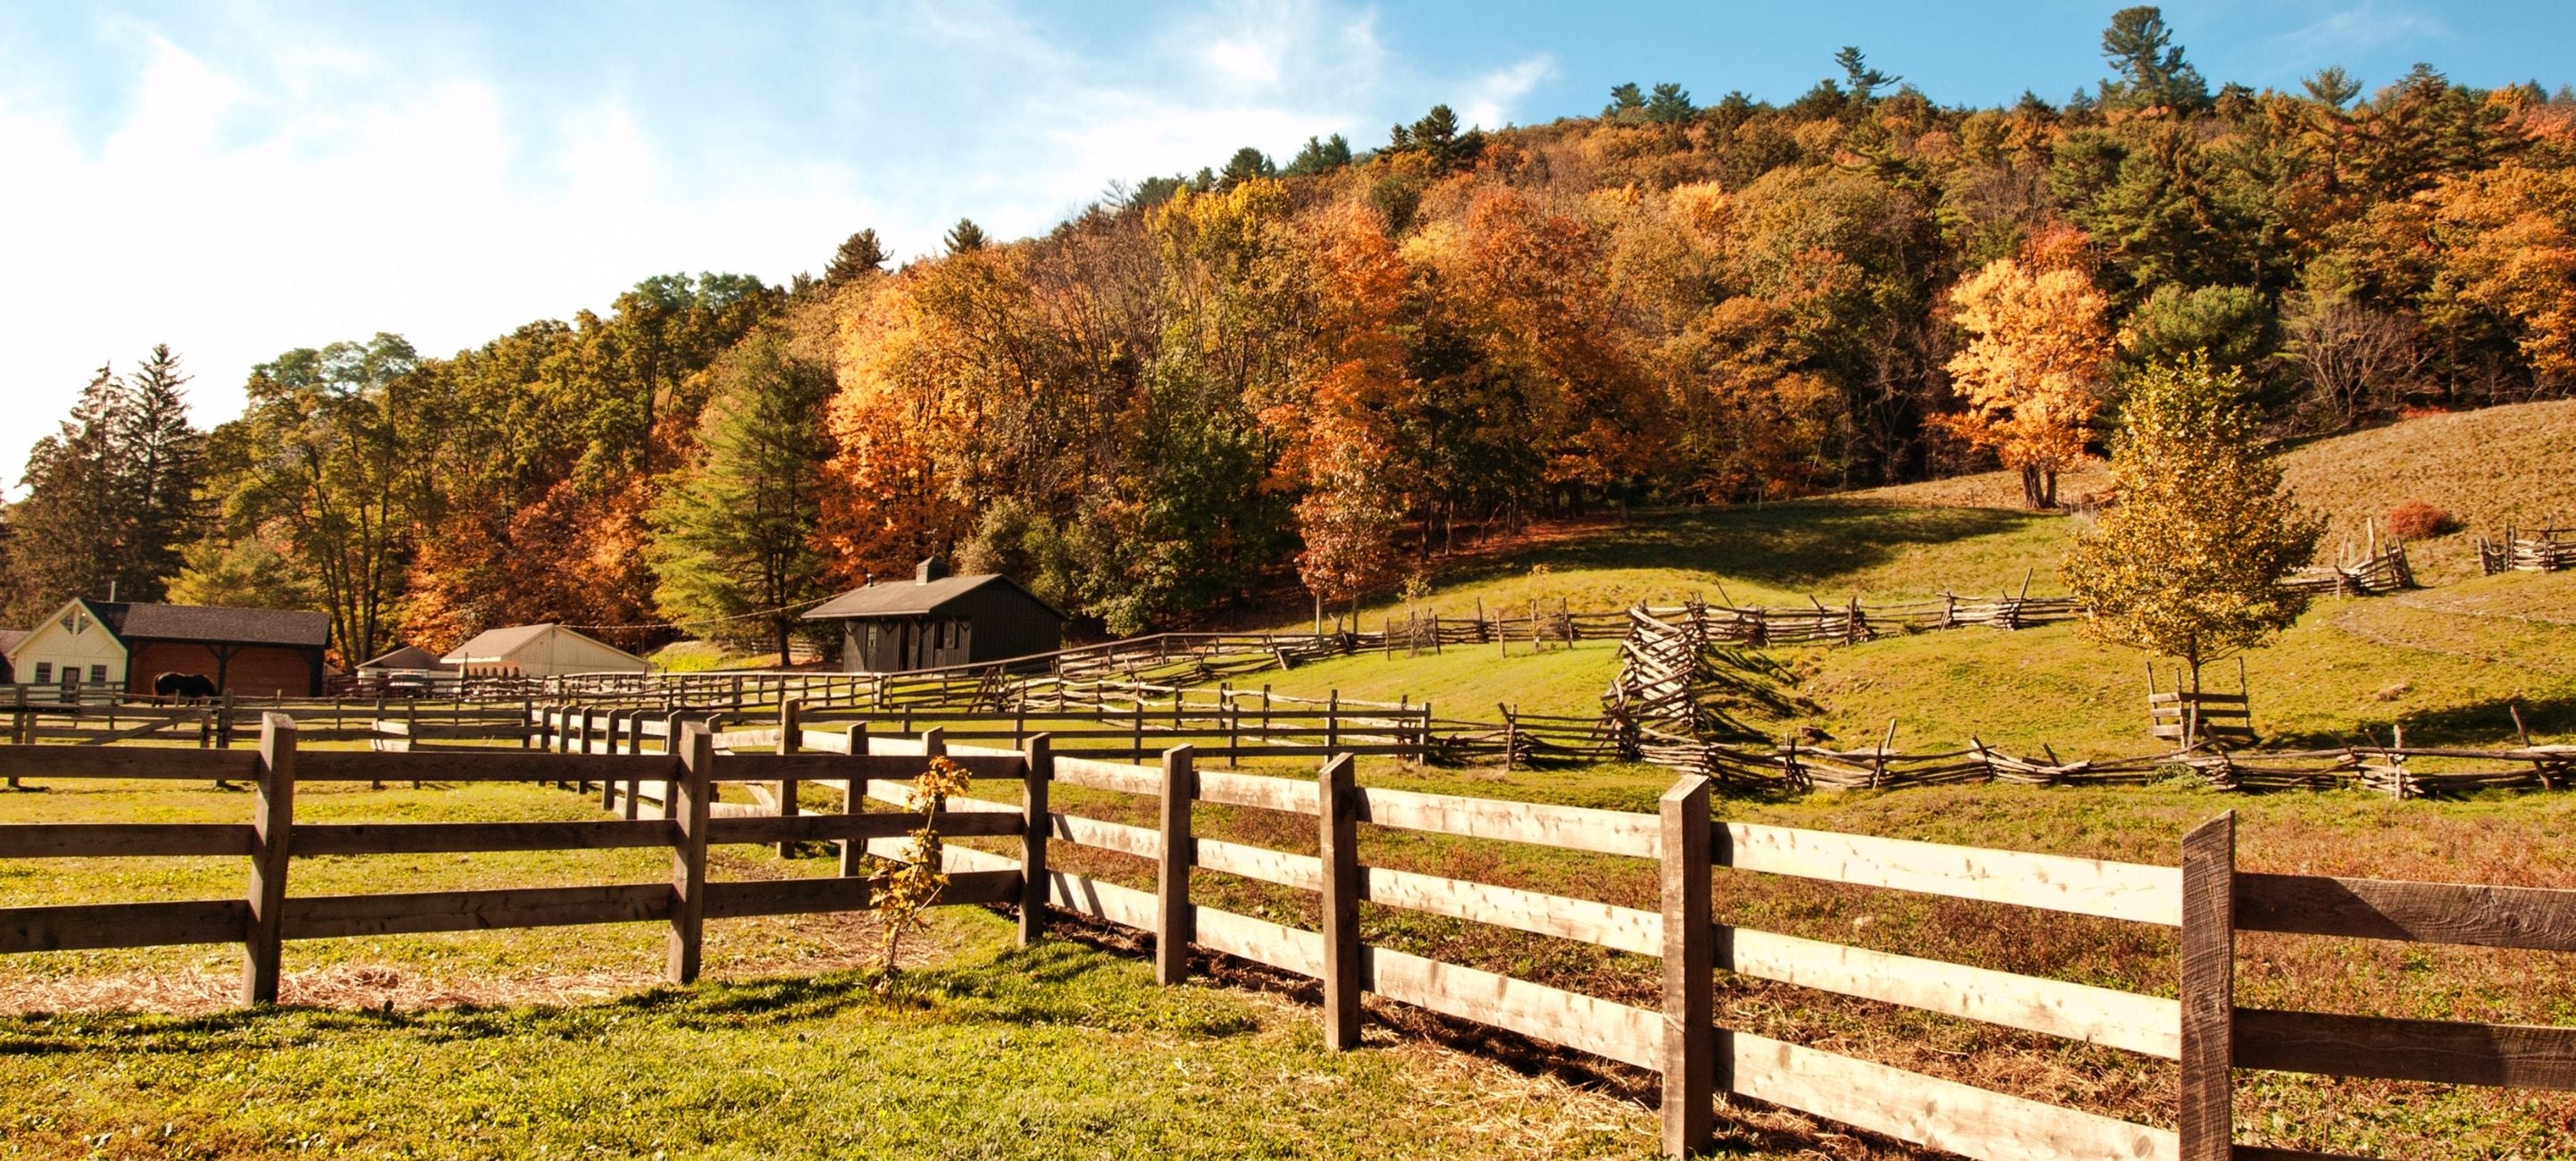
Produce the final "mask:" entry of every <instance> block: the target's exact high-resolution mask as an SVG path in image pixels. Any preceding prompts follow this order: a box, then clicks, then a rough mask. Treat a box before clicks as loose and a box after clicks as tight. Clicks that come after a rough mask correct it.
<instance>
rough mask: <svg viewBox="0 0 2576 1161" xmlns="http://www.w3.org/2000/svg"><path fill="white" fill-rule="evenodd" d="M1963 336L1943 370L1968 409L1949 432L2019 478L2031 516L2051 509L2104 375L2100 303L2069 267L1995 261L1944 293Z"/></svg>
mask: <svg viewBox="0 0 2576 1161" xmlns="http://www.w3.org/2000/svg"><path fill="white" fill-rule="evenodd" d="M1950 300H1951V304H1952V306H1953V307H1954V308H1955V313H1954V314H1953V315H1952V316H1951V317H1952V320H1953V321H1955V322H1957V323H1958V324H1959V326H1960V327H1961V329H1963V330H1966V331H1967V332H1968V334H1969V339H1968V341H1967V343H1966V344H1965V345H1964V346H1962V347H1961V348H1960V350H1959V353H1958V354H1956V355H1954V356H1952V357H1951V359H1950V362H1949V370H1950V378H1951V382H1952V383H1953V385H1954V386H1955V387H1956V389H1957V390H1958V392H1959V394H1960V395H1961V397H1963V398H1964V399H1965V400H1966V402H1967V404H1968V410H1967V411H1966V412H1964V413H1962V414H1959V415H1957V416H1954V417H1951V418H1950V420H1949V424H1950V427H1951V430H1952V431H1954V432H1956V433H1957V434H1958V435H1959V436H1961V437H1962V438H1964V439H1966V440H1968V441H1969V442H1971V443H1974V444H1975V445H1977V446H1979V447H1984V448H1989V449H1992V450H1993V451H1994V452H1995V453H1996V455H1997V456H1999V457H2000V458H2001V459H2002V460H2003V463H2004V466H2005V467H2006V468H2009V469H2012V470H2015V471H2018V472H2020V473H2021V483H2022V498H2023V500H2024V501H2025V502H2026V503H2028V504H2029V505H2030V506H2031V508H2033V509H2034V510H2037V509H2046V508H2052V507H2055V506H2056V504H2057V473H2058V472H2059V471H2060V470H2061V469H2063V468H2065V467H2066V466H2067V465H2069V464H2072V463H2074V462H2075V461H2076V460H2077V459H2079V458H2080V457H2081V456H2082V455H2083V454H2084V435H2085V431H2086V425H2087V424H2089V423H2091V422H2092V419H2093V415H2094V413H2095V412H2096V411H2098V410H2100V408H2101V404H2102V397H2101V392H2102V389H2103V386H2104V384H2105V381H2106V377H2107V375H2108V372H2109V367H2110V357H2111V335H2110V331H2109V328H2108V327H2107V326H2105V325H2104V323H2103V311H2104V308H2105V305H2106V304H2105V303H2104V301H2103V297H2102V294H2101V292H2100V291H2098V290H2095V289H2094V288H2093V283H2092V280H2091V279H2090V278H2087V277H2086V276H2085V274H2084V272H2083V271H2082V270H2081V269H2079V268H2077V267H2076V266H2074V265H2073V264H2071V263H2064V264H2057V265H2051V266H2046V267H2040V266H2035V265H2033V264H2029V263H2025V262H2023V261H2021V260H2017V259H2012V258H1998V259H1996V260H1994V261H1992V262H1989V263H1987V264H1986V267H1985V269H1983V270H1980V271H1978V272H1977V273H1976V274H1974V275H1971V276H1970V277H1969V278H1968V279H1967V280H1965V281H1963V282H1961V283H1960V284H1959V286H1958V287H1957V288H1956V289H1955V290H1953V291H1952V292H1951V295H1950Z"/></svg>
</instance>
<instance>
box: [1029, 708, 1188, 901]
mask: <svg viewBox="0 0 2576 1161" xmlns="http://www.w3.org/2000/svg"><path fill="white" fill-rule="evenodd" d="M1020 756H1021V758H1022V759H1023V760H1024V761H1025V762H1026V763H1027V765H1026V766H1025V768H1024V769H1023V770H1022V771H1021V774H1022V778H1023V781H1022V783H1021V786H1022V793H1021V796H1020V812H1021V814H1020V817H1021V822H1022V826H1021V828H1020V946H1022V947H1027V946H1028V945H1030V944H1032V943H1036V942H1037V941H1039V940H1041V939H1045V938H1046V923H1047V898H1048V894H1049V890H1050V887H1051V883H1052V880H1051V878H1050V877H1049V876H1048V874H1047V832H1048V831H1050V830H1052V829H1053V827H1054V819H1053V818H1051V817H1050V816H1049V814H1048V807H1047V783H1049V782H1051V781H1054V779H1055V740H1054V739H1053V738H1051V737H1049V736H1047V735H1045V734H1039V735H1036V736H1035V737H1031V738H1027V739H1024V740H1023V741H1021V743H1020ZM1185 813H1186V812H1185Z"/></svg>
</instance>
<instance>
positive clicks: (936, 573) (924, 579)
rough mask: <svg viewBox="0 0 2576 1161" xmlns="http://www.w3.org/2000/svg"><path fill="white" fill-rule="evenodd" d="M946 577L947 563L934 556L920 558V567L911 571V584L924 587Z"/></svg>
mask: <svg viewBox="0 0 2576 1161" xmlns="http://www.w3.org/2000/svg"><path fill="white" fill-rule="evenodd" d="M947 575H948V562H947V561H944V560H941V559H939V558H938V557H935V556H925V557H923V558H921V567H919V568H916V569H914V570H912V583H914V584H917V585H926V584H929V583H930V582H932V581H935V580H938V579H940V578H942V577H945V576H947Z"/></svg>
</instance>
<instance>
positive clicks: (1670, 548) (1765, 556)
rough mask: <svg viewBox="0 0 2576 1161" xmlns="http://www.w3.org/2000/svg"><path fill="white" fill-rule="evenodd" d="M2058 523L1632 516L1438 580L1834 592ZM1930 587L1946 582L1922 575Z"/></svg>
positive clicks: (1698, 512)
mask: <svg viewBox="0 0 2576 1161" xmlns="http://www.w3.org/2000/svg"><path fill="white" fill-rule="evenodd" d="M2053 519H2057V517H2054V516H2050V515H2046V514H2043V513H2036V512H2010V511H2005V510H2002V509H1996V508H1913V507H1906V506H1903V505H1897V504H1887V503H1879V502H1873V501H1863V500H1799V501H1795V502H1792V503H1787V504H1770V505H1763V506H1758V507H1756V506H1736V507H1723V508H1667V509H1657V510H1652V511H1641V512H1637V513H1633V514H1632V515H1631V516H1630V518H1629V519H1628V521H1627V522H1626V523H1623V524H1617V525H1613V526H1610V527H1607V528H1602V529H1597V530H1592V531H1589V532H1586V533H1585V534H1584V535H1582V536H1580V537H1572V538H1568V539H1564V540H1557V541H1549V542H1545V543H1541V544H1537V545H1533V546H1531V547H1529V548H1527V549H1523V550H1520V551H1516V552H1511V553H1505V554H1500V555H1497V556H1495V557H1491V558H1485V559H1481V560H1477V561H1475V562H1473V563H1469V564H1467V565H1465V566H1464V567H1462V568H1460V569H1459V570H1458V572H1456V573H1455V574H1453V575H1452V576H1450V577H1447V578H1444V580H1447V581H1449V582H1450V583H1460V582H1466V583H1473V582H1479V581H1489V580H1496V579H1500V578H1502V577H1505V576H1511V575H1517V574H1519V573H1524V572H1527V571H1529V569H1530V566H1532V565H1540V564H1543V565H1546V566H1547V567H1548V569H1549V570H1550V571H1558V570H1570V569H1620V568H1669V569H1694V570H1700V571H1707V572H1722V573H1724V574H1726V575H1727V576H1740V577H1743V578H1745V579H1747V580H1751V581H1757V582H1760V583H1762V584H1766V585H1770V586H1772V587H1775V588H1785V589H1800V588H1831V587H1835V586H1836V584H1837V583H1838V582H1839V581H1840V579H1841V578H1844V577H1848V576H1850V575H1851V574H1853V573H1856V572H1860V571H1862V570H1865V569H1868V568H1872V567H1875V566H1878V565H1881V564H1885V563H1887V562H1889V561H1891V560H1894V559H1896V558H1897V556H1898V555H1900V554H1901V553H1902V552H1903V550H1904V549H1906V548H1908V547H1912V546H1916V545H1933V544H1946V543H1949V542H1952V541H1958V540H1965V539H1970V538H1974V537H1983V536H1998V535H2004V534H2007V533H2013V532H2019V531H2021V530H2023V529H2025V528H2028V527H2030V526H2031V525H2032V524H2033V523H2036V522H2039V521H2046V520H2053ZM1926 580H1927V582H1928V583H1931V584H1940V583H1944V582H1943V580H1942V579H1941V578H1937V577H1934V578H1926Z"/></svg>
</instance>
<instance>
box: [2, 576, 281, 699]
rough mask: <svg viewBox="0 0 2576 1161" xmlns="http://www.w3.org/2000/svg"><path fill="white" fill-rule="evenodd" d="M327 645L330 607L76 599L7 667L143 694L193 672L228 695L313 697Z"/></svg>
mask: <svg viewBox="0 0 2576 1161" xmlns="http://www.w3.org/2000/svg"><path fill="white" fill-rule="evenodd" d="M330 643H331V618H330V615H329V614H327V613H315V612H306V611H303V610H298V609H230V608H223V607H220V606H214V605H153V604H137V603H132V602H125V601H93V600H90V599H88V598H86V597H75V598H73V599H72V600H71V601H70V602H68V603H66V604H65V605H63V607H62V608H60V609H58V610H56V611H55V613H54V615H53V616H52V617H49V618H47V619H46V620H44V621H42V622H39V623H38V624H37V625H36V627H35V628H34V629H32V630H30V631H28V633H27V634H26V636H25V637H23V638H21V639H20V640H19V641H18V642H17V643H16V644H14V645H11V646H9V667H10V669H11V670H13V671H14V673H13V675H14V676H18V677H20V678H21V679H22V680H24V681H27V682H29V683H31V684H35V685H55V684H60V685H65V686H79V685H112V686H120V687H123V688H124V690H125V691H126V692H127V693H137V694H144V693H151V692H152V681H153V679H154V678H156V677H158V676H160V675H161V674H164V673H194V674H202V675H204V676H205V677H207V678H210V679H212V680H213V681H214V683H215V688H217V689H220V690H224V691H226V692H234V693H254V694H280V693H292V694H296V695H298V696H302V697H315V696H319V695H320V694H321V692H322V665H323V661H322V654H323V650H324V649H325V648H327V647H328V646H329V645H330Z"/></svg>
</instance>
